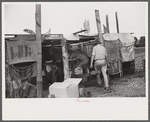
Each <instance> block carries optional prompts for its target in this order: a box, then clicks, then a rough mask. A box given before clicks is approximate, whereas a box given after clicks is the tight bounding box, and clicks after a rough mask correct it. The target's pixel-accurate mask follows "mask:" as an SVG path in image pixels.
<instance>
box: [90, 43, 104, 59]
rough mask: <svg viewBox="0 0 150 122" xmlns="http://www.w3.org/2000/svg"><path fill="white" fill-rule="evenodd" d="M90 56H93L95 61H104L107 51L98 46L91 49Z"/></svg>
mask: <svg viewBox="0 0 150 122" xmlns="http://www.w3.org/2000/svg"><path fill="white" fill-rule="evenodd" d="M92 54H93V55H95V60H99V59H100V60H104V59H105V57H106V55H107V51H106V48H105V47H104V46H102V45H101V44H98V45H96V46H95V47H93V52H92Z"/></svg>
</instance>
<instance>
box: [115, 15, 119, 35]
mask: <svg viewBox="0 0 150 122" xmlns="http://www.w3.org/2000/svg"><path fill="white" fill-rule="evenodd" d="M115 16H116V26H117V33H119V23H118V14H117V12H115Z"/></svg>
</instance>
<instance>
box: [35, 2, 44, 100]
mask: <svg viewBox="0 0 150 122" xmlns="http://www.w3.org/2000/svg"><path fill="white" fill-rule="evenodd" d="M36 41H37V97H38V98H42V88H43V84H42V49H41V48H42V45H41V43H42V42H41V5H40V4H36Z"/></svg>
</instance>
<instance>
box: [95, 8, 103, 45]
mask: <svg viewBox="0 0 150 122" xmlns="http://www.w3.org/2000/svg"><path fill="white" fill-rule="evenodd" d="M95 16H96V24H97V30H98V35H99V41H100V42H101V43H102V45H104V41H103V37H102V29H101V22H100V15H99V11H98V10H95Z"/></svg>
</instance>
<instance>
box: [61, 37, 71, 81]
mask: <svg viewBox="0 0 150 122" xmlns="http://www.w3.org/2000/svg"><path fill="white" fill-rule="evenodd" d="M61 44H62V57H63V65H64V80H66V79H67V78H69V62H68V51H67V44H66V39H64V38H63V39H62V40H61Z"/></svg>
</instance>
